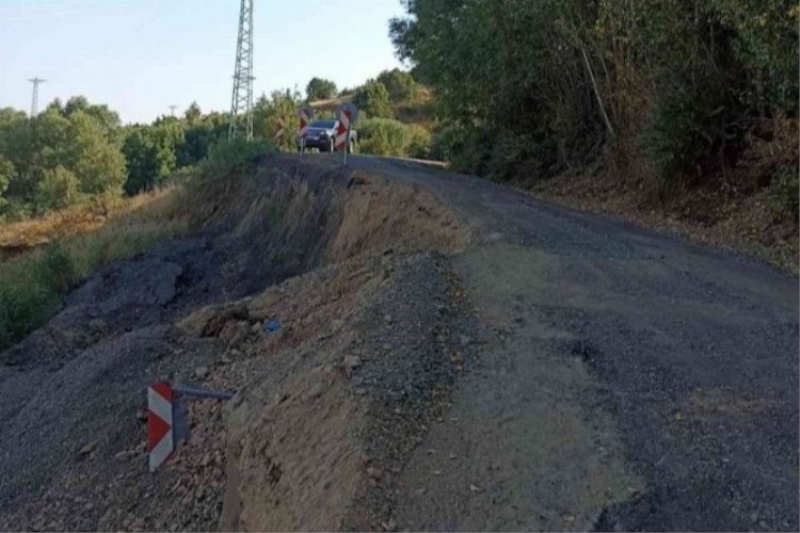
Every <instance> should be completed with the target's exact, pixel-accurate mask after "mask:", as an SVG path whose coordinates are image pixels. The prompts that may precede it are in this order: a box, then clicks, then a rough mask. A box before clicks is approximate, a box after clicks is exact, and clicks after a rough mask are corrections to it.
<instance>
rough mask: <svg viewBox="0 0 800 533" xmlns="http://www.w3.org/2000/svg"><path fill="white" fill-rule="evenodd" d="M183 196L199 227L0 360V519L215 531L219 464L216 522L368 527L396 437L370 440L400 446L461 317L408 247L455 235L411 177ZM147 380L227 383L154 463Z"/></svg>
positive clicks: (275, 163) (278, 177) (247, 186)
mask: <svg viewBox="0 0 800 533" xmlns="http://www.w3.org/2000/svg"><path fill="white" fill-rule="evenodd" d="M187 197H188V198H190V199H191V201H190V203H189V205H190V207H189V208H188V209H189V210H190V214H191V217H193V219H194V222H195V224H199V227H200V231H199V232H198V234H197V235H196V236H195V237H194V238H193V239H189V240H186V241H180V242H174V243H170V244H169V245H167V246H164V247H162V248H160V249H158V250H155V251H154V252H152V253H149V254H145V255H144V256H141V257H137V258H135V259H133V260H130V261H124V262H120V263H116V264H114V265H111V266H109V267H108V268H106V269H104V270H103V271H101V272H100V273H98V274H97V275H96V276H94V277H93V278H92V279H90V280H89V281H88V282H87V283H86V284H85V285H84V286H83V287H81V288H79V289H78V290H77V291H75V292H74V293H73V294H72V295H71V296H70V298H69V302H68V305H67V307H66V308H65V309H64V310H63V311H62V312H61V313H60V314H59V315H57V316H56V317H55V318H54V319H53V320H52V321H51V322H50V323H49V324H48V325H47V326H46V327H45V328H42V329H40V330H39V331H37V332H35V333H34V334H33V335H31V336H30V337H29V338H28V339H26V340H25V341H23V342H22V343H20V344H19V345H17V346H16V347H14V348H12V349H11V350H9V351H7V352H5V353H4V354H0V361H3V363H4V365H3V366H2V367H0V393H2V395H3V397H4V398H9V400H8V401H7V402H4V404H3V406H2V411H0V417H1V418H2V420H3V422H4V424H5V425H6V427H7V428H13V432H7V431H4V432H3V433H2V436H0V444H2V447H3V449H6V450H17V451H14V452H13V453H11V452H9V454H6V456H4V458H3V459H2V460H1V461H0V473H2V474H3V478H4V483H3V484H2V489H0V509H2V513H0V516H1V517H2V518H0V529H31V530H41V529H48V530H59V529H69V530H75V529H80V530H87V529H89V530H91V529H103V530H147V529H153V530H177V529H188V530H208V529H215V528H216V527H218V526H219V525H220V516H221V515H222V507H223V505H222V499H223V492H224V490H225V487H226V481H225V480H226V476H227V477H228V483H227V488H228V497H227V500H226V505H225V513H224V514H225V521H224V522H223V524H222V525H223V526H225V527H232V528H237V529H238V528H245V529H295V528H299V529H331V528H341V527H359V528H380V527H381V522H382V521H384V520H385V517H386V516H387V515H386V512H385V509H383V508H382V506H384V507H385V502H384V501H383V500H382V499H381V498H383V496H381V494H383V492H381V491H379V492H378V493H374V494H373V493H371V491H372V490H373V489H375V488H376V487H378V486H379V485H384V484H387V485H390V484H391V483H392V481H391V477H392V474H391V468H396V467H397V466H396V465H398V464H399V463H398V462H399V461H401V460H402V458H403V456H404V455H403V454H404V453H405V451H404V450H406V449H407V448H408V445H404V446H400V448H398V449H397V450H394V451H391V453H389V452H386V453H384V452H383V451H381V450H383V447H382V446H377V447H376V445H375V444H374V443H375V442H378V441H379V440H380V439H389V440H392V439H393V438H394V437H396V440H397V442H398V443H399V442H412V441H413V439H414V438H415V437H414V433H413V432H410V431H406V430H407V429H408V428H409V427H418V426H419V424H420V420H425V419H426V417H428V416H430V414H429V412H432V411H431V410H432V409H434V406H435V405H436V402H437V401H438V399H440V398H441V397H442V396H444V395H446V391H447V390H448V388H449V387H450V385H451V383H452V376H453V375H454V374H455V372H457V369H458V368H459V367H460V365H461V359H460V357H461V356H458V357H456V356H452V353H454V352H455V348H453V349H452V350H451V348H450V344H451V343H452V342H455V341H452V340H451V336H449V335H450V334H451V333H452V338H456V337H455V333H453V332H455V331H457V330H458V331H460V330H461V329H463V328H466V327H467V326H466V324H467V323H468V319H467V318H466V315H465V314H464V312H463V311H462V309H461V303H460V302H459V301H458V300H457V298H456V297H455V296H454V295H455V294H456V293H457V292H458V291H457V290H456V289H455V288H454V281H453V280H452V279H451V278H450V276H449V274H448V267H447V262H446V261H445V260H444V259H442V257H441V256H439V255H436V254H430V253H426V254H423V255H416V254H417V252H418V251H420V250H426V249H431V248H433V249H434V250H438V251H440V252H443V253H447V252H452V251H455V250H458V249H460V248H461V247H463V246H465V244H466V243H467V242H468V239H469V234H470V231H469V228H468V227H466V226H464V225H463V224H462V223H461V222H460V221H459V219H458V218H456V217H455V216H454V215H452V214H451V213H450V212H449V211H448V210H447V209H445V208H444V207H443V206H441V205H440V204H439V203H438V202H436V201H435V200H434V199H433V197H431V196H430V195H429V194H427V193H425V192H423V191H422V190H421V189H419V188H416V187H413V186H409V185H399V184H395V183H390V182H386V181H384V180H381V179H377V178H373V177H371V176H366V175H358V174H355V175H354V174H351V173H349V172H348V171H344V170H340V169H334V170H331V169H329V168H325V167H322V166H319V167H318V166H314V165H309V164H303V163H300V162H298V161H296V160H290V159H287V160H284V159H280V158H278V159H272V160H269V161H266V162H262V163H261V164H259V165H258V166H257V167H255V168H253V169H251V171H248V172H246V173H245V174H244V175H241V176H229V177H228V178H227V179H225V180H217V181H210V182H204V183H201V184H197V185H195V186H193V188H192V190H190V191H189V193H188V196H187ZM412 300H413V301H414V302H416V301H418V303H413V302H412ZM381 302H383V303H381ZM398 302H399V303H402V302H407V305H405V307H403V309H405V311H404V313H403V316H387V312H386V311H385V309H388V308H389V307H390V305H389V304H396V303H398ZM415 306H420V307H415ZM429 306H430V309H435V310H437V311H436V312H434V313H433V314H432V315H431V314H430V313H428V314H426V312H427V311H425V310H426V309H429ZM272 320H276V321H278V322H279V323H280V329H279V330H278V331H277V332H274V333H273V332H270V331H268V330H266V329H265V327H264V325H265V322H267V321H272ZM173 324H179V325H180V327H179V328H176V327H173ZM446 337H447V338H446ZM437 338H439V341H438V342H437V341H436V339H437ZM451 352H452V353H451ZM387 365H388V366H387ZM384 371H387V372H388V373H385V374H384ZM381 376H383V377H381ZM384 378H385V379H388V380H389V381H381V379H384ZM160 379H172V380H176V381H180V382H198V383H200V384H203V385H207V386H209V387H211V388H217V389H222V390H231V391H235V392H238V396H237V399H236V401H235V402H233V403H232V404H231V405H230V406H229V407H228V409H229V412H227V414H226V413H225V412H223V409H222V406H221V405H220V404H216V403H214V402H197V403H193V404H191V405H190V406H189V407H188V409H189V419H190V424H191V425H192V428H193V429H192V431H193V436H192V439H191V441H190V442H189V443H188V444H182V445H181V449H180V450H179V452H178V454H177V456H176V458H175V459H174V460H172V461H171V462H170V463H169V464H168V465H167V466H166V467H165V468H164V469H162V471H160V472H159V473H158V474H157V475H155V476H151V475H150V474H149V473H148V472H147V470H146V454H145V449H144V442H145V425H144V424H143V422H142V419H141V418H140V417H138V416H137V413H139V414H140V413H141V410H142V409H143V408H144V400H145V396H144V394H143V391H144V388H145V387H146V386H147V385H148V384H150V383H152V382H154V381H157V380H160ZM31 390H33V391H37V392H36V393H35V394H30V393H24V391H31ZM87 391H90V392H91V393H89V394H87ZM387 394H388V395H389V396H387ZM404 420H405V422H403V421H404ZM387 421H394V422H392V423H391V424H389V425H387ZM56 422H57V423H56ZM395 422H397V423H396V424H395ZM225 423H227V426H228V429H227V431H226V430H225ZM399 431H405V432H406V434H405V435H400V434H398V432H399ZM20 435H21V436H22V437H21V438H22V439H23V442H22V445H20V440H19V439H20ZM409 439H410V440H409ZM54 442H56V443H58V445H53V443H54ZM387 453H388V455H387ZM226 464H227V473H226ZM45 465H46V466H45ZM393 465H394V466H393ZM78 510H80V512H76V511H78Z"/></svg>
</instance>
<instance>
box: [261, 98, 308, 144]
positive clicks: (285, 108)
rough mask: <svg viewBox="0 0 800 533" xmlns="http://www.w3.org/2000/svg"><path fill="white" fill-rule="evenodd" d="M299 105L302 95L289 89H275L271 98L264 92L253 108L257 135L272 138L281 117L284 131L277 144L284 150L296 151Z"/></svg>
mask: <svg viewBox="0 0 800 533" xmlns="http://www.w3.org/2000/svg"><path fill="white" fill-rule="evenodd" d="M299 106H300V95H299V94H298V93H297V92H294V93H293V92H292V91H290V90H289V89H286V90H284V91H274V92H273V93H272V94H271V95H270V97H269V98H267V96H266V95H263V94H262V95H261V97H260V98H259V99H258V101H256V104H255V107H254V109H253V129H254V131H255V135H256V137H261V138H264V139H269V140H272V139H273V138H274V134H275V131H276V129H277V126H278V119H281V120H283V124H284V133H283V136H282V137H281V138H280V139H278V141H277V143H276V144H277V145H278V148H280V149H282V150H284V151H295V150H296V149H297V147H296V144H295V136H294V124H295V122H296V120H297V119H296V116H297V109H298V107H299Z"/></svg>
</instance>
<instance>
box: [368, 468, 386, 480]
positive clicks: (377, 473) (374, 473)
mask: <svg viewBox="0 0 800 533" xmlns="http://www.w3.org/2000/svg"><path fill="white" fill-rule="evenodd" d="M367 475H368V476H369V477H371V478H372V479H374V480H375V481H380V479H381V478H382V477H383V472H381V470H380V469H379V468H375V467H374V466H370V467H369V468H367Z"/></svg>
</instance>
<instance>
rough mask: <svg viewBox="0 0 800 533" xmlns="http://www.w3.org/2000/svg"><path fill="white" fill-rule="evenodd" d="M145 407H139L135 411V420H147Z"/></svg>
mask: <svg viewBox="0 0 800 533" xmlns="http://www.w3.org/2000/svg"><path fill="white" fill-rule="evenodd" d="M147 416H148V415H147V409H139V410H138V411H136V420H138V421H140V422H147Z"/></svg>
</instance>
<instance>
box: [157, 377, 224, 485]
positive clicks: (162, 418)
mask: <svg viewBox="0 0 800 533" xmlns="http://www.w3.org/2000/svg"><path fill="white" fill-rule="evenodd" d="M184 396H186V397H189V398H205V399H212V400H230V399H231V398H233V394H231V393H229V392H217V391H211V390H205V389H197V388H192V387H182V386H175V385H172V384H169V383H156V384H155V385H153V386H152V387H148V388H147V412H148V416H147V452H148V455H149V457H148V460H149V463H150V471H151V472H155V471H156V470H157V469H158V468H159V467H160V466H161V465H162V464H164V462H165V461H166V460H167V459H169V458H170V456H171V455H172V454H173V453H174V452H175V443H176V442H178V441H179V440H184V441H186V440H188V439H189V427H188V425H187V424H186V417H185V415H184V413H183V409H182V407H181V402H180V398H181V397H184Z"/></svg>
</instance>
